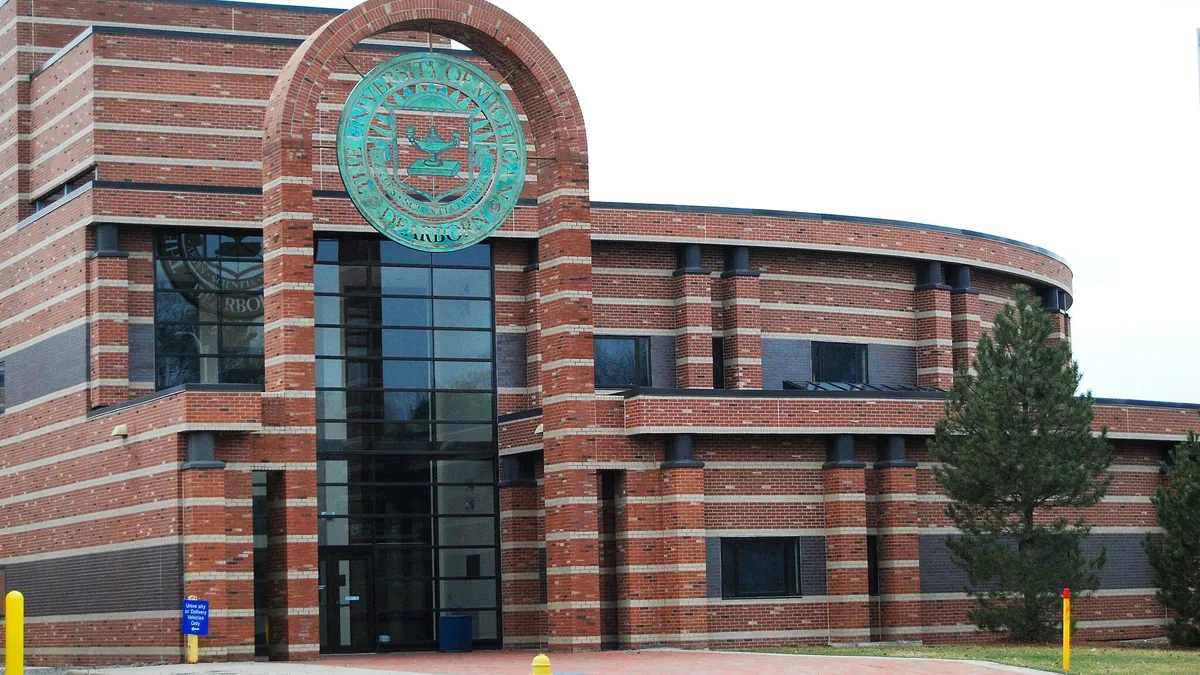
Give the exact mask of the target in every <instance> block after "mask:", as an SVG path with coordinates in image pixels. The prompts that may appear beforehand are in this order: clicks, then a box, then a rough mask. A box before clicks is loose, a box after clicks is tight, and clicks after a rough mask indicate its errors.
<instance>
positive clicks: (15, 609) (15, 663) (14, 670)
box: [4, 591, 550, 675]
mask: <svg viewBox="0 0 1200 675" xmlns="http://www.w3.org/2000/svg"><path fill="white" fill-rule="evenodd" d="M4 622H5V623H4V650H5V651H4V663H5V672H6V673H7V675H25V596H23V595H21V593H20V591H12V592H10V593H9V594H8V595H7V596H5V598H4ZM546 672H550V671H546Z"/></svg>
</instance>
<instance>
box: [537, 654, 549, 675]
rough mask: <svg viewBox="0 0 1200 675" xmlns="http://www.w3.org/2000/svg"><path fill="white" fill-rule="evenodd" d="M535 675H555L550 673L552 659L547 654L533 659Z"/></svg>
mask: <svg viewBox="0 0 1200 675" xmlns="http://www.w3.org/2000/svg"><path fill="white" fill-rule="evenodd" d="M533 675H553V674H552V673H551V672H550V659H549V657H547V656H546V655H545V654H538V655H537V656H535V657H533Z"/></svg>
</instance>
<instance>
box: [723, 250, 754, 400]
mask: <svg viewBox="0 0 1200 675" xmlns="http://www.w3.org/2000/svg"><path fill="white" fill-rule="evenodd" d="M720 286H721V291H720V294H719V297H718V298H717V300H718V301H719V302H720V304H721V309H722V311H721V315H722V317H723V318H722V326H721V327H722V333H723V335H724V338H725V339H724V345H725V354H724V356H725V388H726V389H762V386H763V383H762V318H761V310H760V308H759V304H760V301H761V292H760V290H759V281H758V272H757V271H756V270H754V269H752V268H751V267H750V253H749V249H748V248H747V247H745V246H735V247H732V248H730V249H729V250H728V251H727V253H726V256H725V271H724V272H723V273H722V274H721V284H720Z"/></svg>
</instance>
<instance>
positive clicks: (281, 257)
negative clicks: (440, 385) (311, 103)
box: [259, 139, 320, 661]
mask: <svg viewBox="0 0 1200 675" xmlns="http://www.w3.org/2000/svg"><path fill="white" fill-rule="evenodd" d="M291 142H293V143H295V144H296V145H302V142H300V139H292V140H291ZM306 150H307V149H304V150H301V151H296V152H290V153H286V157H285V158H283V159H281V160H280V161H281V162H282V163H283V165H284V166H283V169H281V173H282V174H284V175H286V176H287V178H286V179H282V178H281V179H279V180H274V181H269V182H267V183H266V184H265V185H264V189H263V213H264V219H263V285H264V291H263V300H264V311H263V314H264V316H263V321H264V326H263V332H264V356H265V360H264V365H265V368H266V386H265V392H264V393H263V431H262V436H261V437H260V440H259V446H260V452H261V453H262V458H263V459H264V460H265V461H266V462H268V463H270V464H274V465H277V466H278V467H280V468H282V469H284V470H282V471H271V472H270V473H269V474H268V495H269V496H268V499H269V500H271V507H272V508H271V510H270V515H269V520H270V528H271V532H270V536H269V538H268V545H269V548H270V553H269V556H270V574H271V576H272V579H271V582H270V584H269V588H270V592H269V595H270V603H269V604H270V606H271V612H272V614H271V617H270V622H269V624H270V631H271V645H270V657H271V659H272V660H286V661H294V660H302V659H313V658H316V657H317V655H318V653H319V650H320V636H319V634H318V631H319V614H318V600H317V503H316V497H317V477H316V476H317V473H316V460H317V436H316V428H317V427H316V424H317V409H316V373H315V361H316V360H315V358H314V356H313V354H314V352H315V345H314V327H313V323H314V321H313V231H312V220H313V215H312V211H313V204H312V178H311V166H310V164H309V159H308V155H307V151H306ZM306 174H308V175H306Z"/></svg>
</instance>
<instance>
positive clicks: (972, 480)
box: [930, 286, 1114, 641]
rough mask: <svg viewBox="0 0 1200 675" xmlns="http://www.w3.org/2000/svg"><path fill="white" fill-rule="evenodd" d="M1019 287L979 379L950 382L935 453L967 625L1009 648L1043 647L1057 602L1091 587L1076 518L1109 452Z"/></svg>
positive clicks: (1064, 352)
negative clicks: (1015, 644) (964, 578)
mask: <svg viewBox="0 0 1200 675" xmlns="http://www.w3.org/2000/svg"><path fill="white" fill-rule="evenodd" d="M1053 331H1054V325H1053V322H1052V321H1051V319H1050V317H1049V315H1047V314H1046V313H1045V312H1044V311H1042V309H1041V306H1040V302H1038V301H1037V299H1032V300H1031V295H1030V291H1029V289H1028V288H1027V287H1025V286H1017V287H1016V304H1015V305H1010V306H1005V307H1004V309H1002V310H1001V311H1000V313H999V314H997V315H996V320H995V325H994V330H993V333H992V335H990V336H988V335H984V336H983V338H982V339H981V340H980V341H979V347H978V351H977V354H976V358H975V363H974V367H975V371H976V372H975V374H971V373H969V372H967V371H965V370H959V371H958V372H956V373H955V377H954V384H953V386H952V387H951V389H950V393H949V400H948V401H947V402H946V416H945V418H943V419H942V420H941V421H940V422H938V424H937V428H936V431H935V434H934V439H933V442H932V443H931V444H930V449H931V454H932V457H933V459H934V460H935V461H937V462H939V463H940V466H939V468H938V469H936V471H935V476H936V478H937V480H938V482H939V483H940V484H941V486H942V489H943V490H944V491H945V493H946V495H947V496H948V497H949V498H950V504H949V506H948V507H947V509H946V513H947V515H948V516H949V517H950V519H951V520H952V521H953V522H954V524H955V526H957V527H958V529H959V530H960V531H961V533H962V534H961V536H956V537H950V538H949V539H948V540H947V543H948V546H949V547H950V550H951V552H952V553H953V555H954V560H955V563H956V564H958V565H959V566H960V567H962V568H963V569H964V570H965V571H966V572H967V575H968V578H969V579H970V583H971V587H970V588H967V589H966V590H967V592H968V593H969V594H970V595H971V596H972V597H974V598H975V600H976V606H975V608H974V609H972V610H970V612H969V613H968V616H969V617H970V619H971V621H972V622H974V623H975V624H976V625H977V626H979V627H980V628H982V629H984V630H988V631H1008V632H1009V633H1010V635H1011V637H1012V639H1014V640H1018V641H1045V640H1048V639H1051V638H1052V637H1053V635H1054V632H1055V626H1056V625H1057V624H1058V623H1059V602H1060V601H1059V598H1060V594H1061V592H1062V589H1064V588H1070V589H1071V590H1072V592H1073V593H1074V592H1080V591H1084V592H1085V591H1089V590H1095V589H1096V588H1098V587H1099V570H1100V569H1102V568H1103V566H1104V562H1105V556H1104V553H1103V551H1102V552H1101V553H1100V555H1098V556H1095V557H1091V558H1089V557H1087V556H1085V555H1084V554H1083V552H1082V548H1081V544H1082V542H1083V540H1084V539H1085V538H1086V537H1087V536H1088V533H1089V531H1090V529H1091V528H1090V526H1089V525H1087V523H1086V522H1085V521H1084V520H1083V519H1082V518H1081V517H1077V516H1075V514H1074V513H1072V512H1073V511H1074V510H1075V509H1079V508H1083V507H1087V506H1092V505H1093V504H1096V503H1097V502H1099V501H1100V499H1101V498H1102V497H1103V496H1104V493H1105V491H1106V490H1107V487H1108V477H1107V469H1108V466H1109V465H1110V464H1111V463H1112V460H1113V457H1114V454H1113V450H1112V446H1111V445H1110V444H1109V443H1108V440H1107V430H1105V431H1104V432H1102V433H1101V434H1100V435H1099V436H1096V435H1093V434H1092V430H1091V423H1092V404H1093V401H1092V396H1091V393H1090V392H1089V393H1088V394H1086V395H1083V396H1077V395H1076V391H1077V390H1078V387H1079V380H1080V374H1079V366H1078V365H1077V364H1076V363H1075V362H1074V361H1073V360H1072V359H1071V349H1070V346H1069V345H1068V344H1067V343H1066V342H1054V343H1051V342H1049V339H1050V336H1051V334H1052V333H1053Z"/></svg>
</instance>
